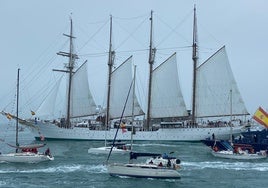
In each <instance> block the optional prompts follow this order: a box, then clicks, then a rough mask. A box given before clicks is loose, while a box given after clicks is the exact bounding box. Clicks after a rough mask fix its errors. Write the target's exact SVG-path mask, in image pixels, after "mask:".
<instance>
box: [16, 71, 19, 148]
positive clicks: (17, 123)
mask: <svg viewBox="0 0 268 188" xmlns="http://www.w3.org/2000/svg"><path fill="white" fill-rule="evenodd" d="M19 79H20V69H18V75H17V112H16V113H17V114H16V116H17V118H16V146H19V139H18V136H19V135H18V129H19V84H20V81H19ZM17 152H18V149H16V153H17Z"/></svg>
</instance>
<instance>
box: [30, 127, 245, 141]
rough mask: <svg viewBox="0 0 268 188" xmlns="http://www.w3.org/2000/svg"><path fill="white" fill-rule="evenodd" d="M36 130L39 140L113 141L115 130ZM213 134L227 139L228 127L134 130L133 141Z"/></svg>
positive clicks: (124, 136) (123, 136)
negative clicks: (43, 138)
mask: <svg viewBox="0 0 268 188" xmlns="http://www.w3.org/2000/svg"><path fill="white" fill-rule="evenodd" d="M36 127H37V128H35V129H32V130H33V132H34V136H35V138H36V139H37V140H40V138H41V137H40V136H44V137H45V139H46V140H105V139H106V140H113V139H114V136H115V134H116V129H110V130H107V131H105V130H91V129H89V128H86V127H73V128H70V129H66V128H60V127H58V126H56V125H54V124H44V123H38V124H37V125H36ZM240 133H241V127H233V129H232V134H233V135H234V136H237V135H239V134H240ZM212 134H214V135H215V136H216V137H217V139H229V138H230V127H209V128H208V127H206V128H204V127H202V128H200V127H199V128H197V127H195V128H190V127H189V128H159V129H158V130H156V131H139V130H136V131H135V134H134V135H133V139H134V140H140V141H146V140H149V141H150V140H152V141H153V140H155V141H200V140H204V139H207V138H211V137H212ZM130 138H131V131H122V130H120V129H119V130H118V134H117V139H118V140H129V139H130Z"/></svg>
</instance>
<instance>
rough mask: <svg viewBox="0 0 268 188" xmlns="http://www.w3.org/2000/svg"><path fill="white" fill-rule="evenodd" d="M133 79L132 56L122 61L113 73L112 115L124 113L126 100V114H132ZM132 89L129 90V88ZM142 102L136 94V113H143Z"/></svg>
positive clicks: (119, 115) (116, 115)
mask: <svg viewBox="0 0 268 188" xmlns="http://www.w3.org/2000/svg"><path fill="white" fill-rule="evenodd" d="M132 81H133V76H132V56H131V57H129V58H128V59H127V60H126V61H125V62H124V63H122V64H121V65H120V66H119V67H118V68H117V69H116V70H114V71H113V72H112V75H111V93H110V117H111V118H119V117H121V115H122V111H123V108H124V104H125V101H126V100H127V95H128V93H129V96H128V100H127V105H126V108H125V111H124V116H131V115H132V105H133V87H131V83H132ZM132 85H133V84H132ZM130 87H131V90H130V92H129V89H130ZM142 114H144V112H143V111H142V109H141V107H140V104H139V102H138V100H137V97H136V95H135V96H134V115H136V116H137V115H142Z"/></svg>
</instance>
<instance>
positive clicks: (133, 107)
mask: <svg viewBox="0 0 268 188" xmlns="http://www.w3.org/2000/svg"><path fill="white" fill-rule="evenodd" d="M136 68H137V67H136V65H135V66H134V78H133V92H132V126H131V144H130V150H131V151H132V146H133V134H134V110H135V87H136V86H135V85H136Z"/></svg>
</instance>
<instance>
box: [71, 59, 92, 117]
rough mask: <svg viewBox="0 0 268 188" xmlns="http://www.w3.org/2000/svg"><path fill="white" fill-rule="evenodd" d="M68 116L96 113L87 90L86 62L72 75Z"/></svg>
mask: <svg viewBox="0 0 268 188" xmlns="http://www.w3.org/2000/svg"><path fill="white" fill-rule="evenodd" d="M70 103H71V104H70V105H71V112H70V117H81V116H88V115H93V114H96V108H97V106H96V103H95V101H94V100H93V96H92V95H91V92H90V90H89V83H88V75H87V63H84V64H83V65H81V66H80V67H79V69H77V71H76V72H75V73H74V75H73V77H72V86H71V101H70Z"/></svg>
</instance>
